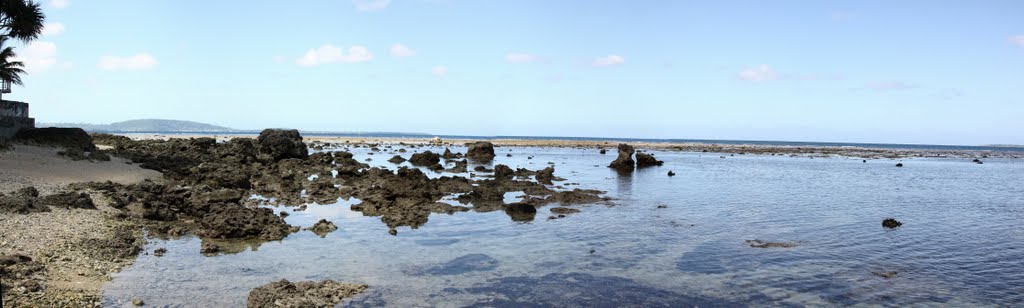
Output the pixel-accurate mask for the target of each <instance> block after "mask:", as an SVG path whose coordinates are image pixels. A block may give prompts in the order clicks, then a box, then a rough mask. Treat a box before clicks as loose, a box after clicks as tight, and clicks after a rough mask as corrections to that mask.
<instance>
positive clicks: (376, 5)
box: [352, 0, 391, 12]
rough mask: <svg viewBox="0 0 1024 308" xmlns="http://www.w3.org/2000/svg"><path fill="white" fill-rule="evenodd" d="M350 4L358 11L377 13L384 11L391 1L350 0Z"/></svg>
mask: <svg viewBox="0 0 1024 308" xmlns="http://www.w3.org/2000/svg"><path fill="white" fill-rule="evenodd" d="M352 4H355V5H356V10H359V11H363V12H369V11H379V10H383V9H386V8H387V7H388V5H389V4H391V0H352Z"/></svg>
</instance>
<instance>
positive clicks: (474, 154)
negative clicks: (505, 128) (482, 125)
mask: <svg viewBox="0 0 1024 308" xmlns="http://www.w3.org/2000/svg"><path fill="white" fill-rule="evenodd" d="M466 146H468V147H469V150H467V151H466V157H468V158H471V159H475V160H481V161H489V160H492V159H494V145H493V144H491V143H490V142H488V141H477V142H473V143H467V144H466Z"/></svg>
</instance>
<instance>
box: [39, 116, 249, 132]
mask: <svg viewBox="0 0 1024 308" xmlns="http://www.w3.org/2000/svg"><path fill="white" fill-rule="evenodd" d="M36 126H38V127H81V128H82V129H84V130H85V131H87V132H102V133H143V132H145V133H150V132H167V133H179V132H209V133H237V132H245V131H244V130H239V129H234V128H227V127H223V126H217V125H213V124H206V123H199V122H192V121H180V120H161V119H140V120H129V121H123V122H116V123H110V124H82V123H39V124H37V125H36Z"/></svg>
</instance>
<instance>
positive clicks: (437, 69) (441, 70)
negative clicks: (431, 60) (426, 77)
mask: <svg viewBox="0 0 1024 308" xmlns="http://www.w3.org/2000/svg"><path fill="white" fill-rule="evenodd" d="M430 73H432V74H434V75H437V76H441V77H444V75H448V67H446V66H443V65H438V66H434V68H431V69H430Z"/></svg>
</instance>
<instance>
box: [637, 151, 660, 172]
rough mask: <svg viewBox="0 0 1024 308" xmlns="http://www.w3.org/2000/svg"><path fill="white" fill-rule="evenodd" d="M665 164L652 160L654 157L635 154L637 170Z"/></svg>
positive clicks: (645, 154)
mask: <svg viewBox="0 0 1024 308" xmlns="http://www.w3.org/2000/svg"><path fill="white" fill-rule="evenodd" d="M664 163H665V162H663V161H660V160H658V159H656V158H654V155H651V154H647V153H636V166H637V168H644V167H652V166H661V165H662V164H664Z"/></svg>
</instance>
